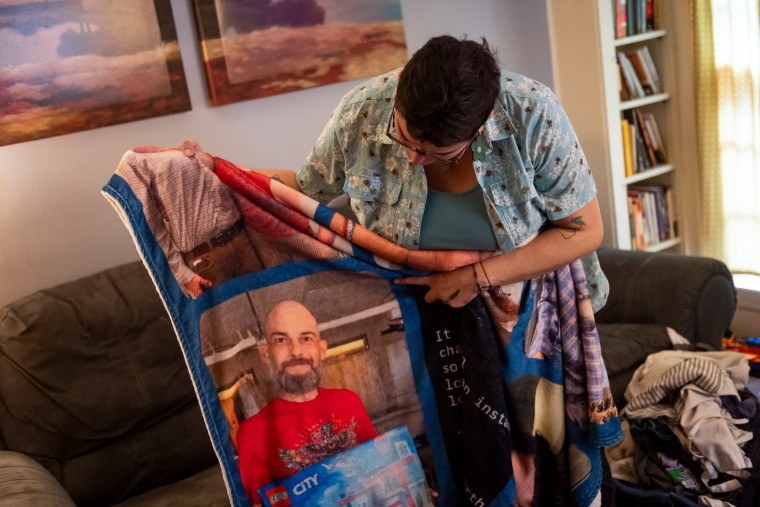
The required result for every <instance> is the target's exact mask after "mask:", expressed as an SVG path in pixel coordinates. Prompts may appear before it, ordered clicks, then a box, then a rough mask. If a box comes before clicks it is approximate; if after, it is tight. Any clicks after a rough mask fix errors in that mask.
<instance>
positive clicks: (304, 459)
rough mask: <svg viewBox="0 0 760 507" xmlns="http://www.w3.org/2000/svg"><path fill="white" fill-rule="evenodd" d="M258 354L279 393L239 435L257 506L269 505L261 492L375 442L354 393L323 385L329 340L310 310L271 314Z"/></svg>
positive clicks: (280, 307) (288, 307) (280, 308)
mask: <svg viewBox="0 0 760 507" xmlns="http://www.w3.org/2000/svg"><path fill="white" fill-rule="evenodd" d="M259 353H260V354H261V357H262V358H263V359H264V360H265V361H266V362H267V363H268V364H269V367H270V370H271V373H272V377H273V378H274V379H276V381H277V386H278V387H279V393H278V396H277V397H276V398H274V399H272V401H270V402H269V404H267V406H265V407H264V408H263V409H261V410H260V411H259V412H257V413H256V414H254V415H253V416H251V417H250V418H248V419H246V420H245V421H243V423H242V424H241V425H240V428H239V430H238V433H237V447H238V453H239V458H240V459H239V465H240V475H241V477H242V480H243V486H244V487H245V491H246V494H247V496H248V498H249V500H250V501H251V503H252V504H253V505H261V504H262V503H261V499H260V497H259V494H258V489H259V488H260V487H262V486H265V485H267V484H269V483H271V482H272V481H274V480H277V479H282V478H285V477H289V476H291V475H294V474H296V473H297V472H299V471H300V470H302V469H304V468H306V467H308V466H310V465H313V464H315V463H318V462H320V461H322V460H324V459H325V458H328V457H330V456H332V455H334V454H338V453H340V452H343V451H345V450H348V449H350V448H352V447H354V446H355V445H357V444H360V443H362V442H364V441H366V440H370V439H372V438H374V437H375V436H376V433H375V428H374V427H373V426H372V421H371V420H370V418H369V415H367V411H366V410H365V408H364V405H363V404H362V401H361V399H360V398H359V396H358V395H357V394H356V393H355V392H353V391H350V390H348V389H327V388H323V387H319V382H320V378H321V371H322V360H323V359H324V358H325V357H326V356H327V342H326V341H325V340H323V339H322V337H321V336H320V334H319V329H318V324H317V320H316V319H315V318H314V315H312V313H311V312H310V311H309V310H308V308H306V307H305V306H304V305H302V304H301V303H299V302H298V301H293V300H285V301H281V302H280V303H278V304H276V305H275V306H274V307H273V308H272V310H271V311H270V312H269V314H268V315H267V318H266V322H265V324H264V340H262V341H261V342H260V343H259Z"/></svg>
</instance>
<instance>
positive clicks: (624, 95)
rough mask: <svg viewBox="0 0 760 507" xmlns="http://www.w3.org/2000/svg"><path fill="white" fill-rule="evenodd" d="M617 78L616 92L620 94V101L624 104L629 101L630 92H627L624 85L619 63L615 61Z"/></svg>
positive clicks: (626, 86)
mask: <svg viewBox="0 0 760 507" xmlns="http://www.w3.org/2000/svg"><path fill="white" fill-rule="evenodd" d="M615 65H616V66H617V77H618V92H619V93H620V101H621V102H625V101H626V100H631V98H632V97H631V92H630V91H629V90H628V85H626V84H625V76H623V68H622V67H621V66H620V62H618V61H616V62H615Z"/></svg>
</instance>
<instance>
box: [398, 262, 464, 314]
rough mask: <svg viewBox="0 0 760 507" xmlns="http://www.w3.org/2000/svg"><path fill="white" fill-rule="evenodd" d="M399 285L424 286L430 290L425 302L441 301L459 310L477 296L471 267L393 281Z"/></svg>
mask: <svg viewBox="0 0 760 507" xmlns="http://www.w3.org/2000/svg"><path fill="white" fill-rule="evenodd" d="M395 283H397V284H399V285H426V286H428V287H429V288H430V290H428V292H427V294H425V301H426V302H428V303H433V302H434V301H441V302H442V303H445V304H447V305H449V306H451V307H453V308H461V307H463V306H464V305H466V304H467V303H469V302H470V301H472V300H473V299H474V298H475V296H477V295H478V285H477V284H476V283H475V276H474V274H473V270H472V266H462V267H461V268H457V269H454V270H452V271H440V272H438V273H434V274H432V275H429V276H408V277H406V278H399V279H397V280H395Z"/></svg>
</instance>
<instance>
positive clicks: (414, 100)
mask: <svg viewBox="0 0 760 507" xmlns="http://www.w3.org/2000/svg"><path fill="white" fill-rule="evenodd" d="M500 76H501V70H500V69H499V65H498V63H497V61H496V53H495V52H494V51H493V50H491V48H490V47H489V46H488V42H487V41H486V39H485V38H483V39H482V42H480V43H478V42H475V41H471V40H467V38H466V37H465V38H463V39H461V40H459V39H456V38H454V37H452V36H450V35H441V36H438V37H433V38H432V39H430V40H429V41H427V42H426V43H425V45H424V46H422V47H421V48H420V49H419V50H418V51H417V52H415V53H414V55H413V56H412V58H411V59H410V60H409V62H408V63H407V64H406V65H405V66H404V68H403V70H402V71H401V77H400V78H399V82H398V89H397V91H396V109H398V111H399V112H400V113H401V114H402V115H403V116H404V119H405V120H406V125H407V130H408V131H409V134H410V135H411V136H412V137H414V138H415V139H417V140H418V141H421V142H427V143H432V144H434V145H435V146H441V147H442V146H451V145H452V144H455V143H458V142H461V141H464V140H467V139H470V138H472V137H473V136H474V135H475V132H477V130H478V129H479V128H480V126H481V125H482V124H483V123H485V121H486V119H487V118H488V115H489V114H490V113H491V110H492V109H493V106H494V104H495V103H496V97H497V96H498V94H499V79H500Z"/></svg>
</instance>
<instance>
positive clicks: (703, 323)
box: [596, 248, 736, 350]
mask: <svg viewBox="0 0 760 507" xmlns="http://www.w3.org/2000/svg"><path fill="white" fill-rule="evenodd" d="M598 256H599V262H600V264H601V266H602V270H603V271H604V273H605V275H607V278H608V280H609V282H610V295H609V298H608V300H607V304H606V305H605V307H604V308H602V309H601V310H600V311H599V312H597V314H596V320H597V322H599V323H608V324H613V323H635V324H661V325H665V326H669V327H672V328H673V329H675V330H676V331H677V332H678V333H680V334H681V335H683V336H684V337H686V338H687V339H688V340H689V341H691V342H692V343H694V344H703V345H708V346H710V347H713V348H714V349H716V350H720V349H721V345H722V343H721V339H722V338H723V335H724V333H725V331H726V329H727V328H728V326H729V325H730V323H731V320H732V318H733V315H734V310H735V309H736V289H735V288H734V282H733V277H732V276H731V272H730V271H729V270H728V268H727V267H726V265H725V264H724V263H723V262H721V261H718V260H716V259H711V258H708V257H694V256H686V255H677V254H670V253H652V252H634V251H627V250H614V249H606V248H602V249H600V250H599V252H598Z"/></svg>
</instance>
